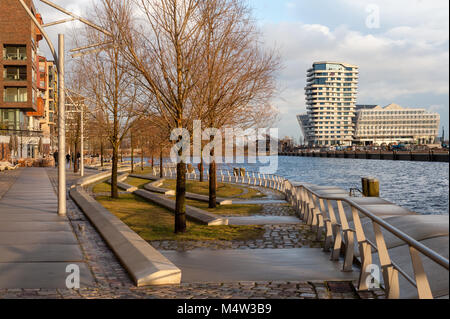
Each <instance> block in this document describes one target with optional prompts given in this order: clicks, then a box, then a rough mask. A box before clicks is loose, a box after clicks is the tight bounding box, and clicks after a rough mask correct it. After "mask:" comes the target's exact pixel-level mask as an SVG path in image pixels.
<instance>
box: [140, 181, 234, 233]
mask: <svg viewBox="0 0 450 319" xmlns="http://www.w3.org/2000/svg"><path fill="white" fill-rule="evenodd" d="M134 194H136V195H138V196H140V197H142V198H144V199H146V200H149V201H151V202H153V203H155V204H158V205H159V206H162V207H164V208H167V209H169V210H170V211H172V212H175V201H174V200H171V199H169V198H166V197H164V196H161V195H158V194H153V193H151V192H148V191H146V190H142V189H140V190H137V191H135V192H134ZM186 216H187V217H188V218H190V219H191V220H194V221H196V222H198V223H200V224H203V225H208V226H220V225H228V219H227V218H223V217H220V216H217V215H214V214H212V213H209V212H206V211H204V210H202V209H199V208H196V207H192V206H189V205H186Z"/></svg>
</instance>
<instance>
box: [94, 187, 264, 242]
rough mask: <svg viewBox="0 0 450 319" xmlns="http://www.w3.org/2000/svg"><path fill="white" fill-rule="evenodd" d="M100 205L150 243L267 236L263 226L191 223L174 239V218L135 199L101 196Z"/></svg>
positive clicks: (164, 210) (99, 198)
mask: <svg viewBox="0 0 450 319" xmlns="http://www.w3.org/2000/svg"><path fill="white" fill-rule="evenodd" d="M97 201H99V202H100V203H101V204H102V205H103V206H104V207H105V208H106V209H108V210H109V211H110V212H111V213H112V214H114V215H115V216H117V217H118V218H120V219H121V220H122V221H123V222H124V223H125V224H127V225H128V226H129V227H130V228H131V229H132V230H133V231H135V232H136V233H137V234H139V236H141V237H142V238H143V239H144V240H147V241H152V240H178V241H189V240H194V241H208V240H227V241H229V240H250V239H259V238H261V237H262V236H263V234H264V228H263V227H261V226H204V225H200V224H197V223H195V222H190V221H188V222H187V232H186V233H184V234H179V235H175V234H174V215H173V214H172V213H171V212H169V211H168V210H166V209H165V208H162V207H160V206H158V205H155V204H152V203H149V202H147V201H145V200H143V199H141V198H139V197H138V196H136V195H133V194H124V195H121V196H120V198H119V199H111V198H109V197H107V196H99V197H97Z"/></svg>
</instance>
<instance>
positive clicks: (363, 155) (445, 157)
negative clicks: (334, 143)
mask: <svg viewBox="0 0 450 319" xmlns="http://www.w3.org/2000/svg"><path fill="white" fill-rule="evenodd" d="M279 155H280V156H297V157H322V158H352V159H371V160H387V161H414V162H444V163H448V162H449V153H448V152H447V153H442V152H433V151H430V152H422V153H416V152H396V151H394V152H377V151H373V152H343V151H336V152H309V151H302V152H281V153H279Z"/></svg>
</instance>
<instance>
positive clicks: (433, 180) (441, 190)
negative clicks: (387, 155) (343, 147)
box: [245, 156, 449, 215]
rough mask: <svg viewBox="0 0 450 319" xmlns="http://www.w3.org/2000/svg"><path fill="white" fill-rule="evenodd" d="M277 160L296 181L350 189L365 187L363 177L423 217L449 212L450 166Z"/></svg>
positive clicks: (283, 172)
mask: <svg viewBox="0 0 450 319" xmlns="http://www.w3.org/2000/svg"><path fill="white" fill-rule="evenodd" d="M278 161H279V165H278V172H277V174H278V175H280V176H283V177H285V178H287V179H290V180H293V181H301V182H308V183H312V184H317V185H321V186H338V187H341V188H343V189H346V190H349V189H350V188H358V189H361V188H362V186H361V177H366V176H371V177H376V178H378V179H379V180H380V196H381V197H382V198H384V199H387V200H389V201H391V202H393V203H395V204H397V205H400V206H402V207H405V208H408V209H410V210H412V211H414V212H417V213H421V214H432V215H448V213H449V206H448V205H449V164H448V163H429V162H408V161H381V160H357V159H339V158H312V157H285V156H283V157H279V159H278ZM245 166H247V168H248V169H250V170H254V169H255V168H256V167H257V165H245Z"/></svg>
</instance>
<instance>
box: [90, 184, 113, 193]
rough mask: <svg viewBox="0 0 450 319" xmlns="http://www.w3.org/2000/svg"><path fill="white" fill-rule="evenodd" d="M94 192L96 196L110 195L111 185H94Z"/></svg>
mask: <svg viewBox="0 0 450 319" xmlns="http://www.w3.org/2000/svg"><path fill="white" fill-rule="evenodd" d="M92 192H94V194H98V193H110V192H111V185H110V184H108V183H106V182H103V183H98V184H96V185H94V187H93V188H92Z"/></svg>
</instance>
